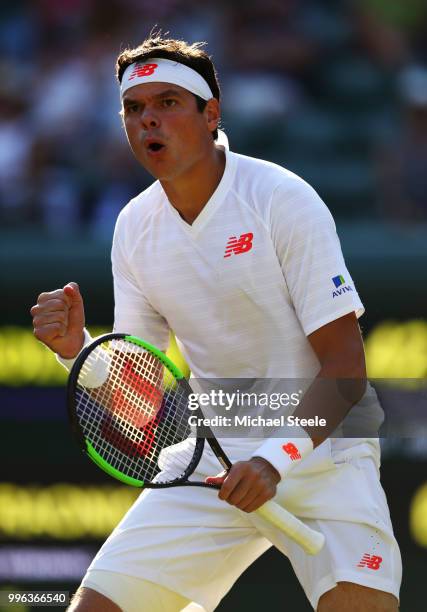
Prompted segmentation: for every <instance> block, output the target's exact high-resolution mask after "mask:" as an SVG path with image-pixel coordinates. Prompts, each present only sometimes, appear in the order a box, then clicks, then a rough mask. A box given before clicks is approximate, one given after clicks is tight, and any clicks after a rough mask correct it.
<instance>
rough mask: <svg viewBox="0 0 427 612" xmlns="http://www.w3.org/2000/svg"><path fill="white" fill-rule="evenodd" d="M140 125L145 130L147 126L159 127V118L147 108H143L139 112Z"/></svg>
mask: <svg viewBox="0 0 427 612" xmlns="http://www.w3.org/2000/svg"><path fill="white" fill-rule="evenodd" d="M141 124H142V127H143V128H144V129H145V130H147V129H149V128H155V127H159V125H160V120H159V118H158V117H157V115H156V114H155V113H154V112H153V111H152V110H151V109H149V108H144V110H143V111H142V113H141Z"/></svg>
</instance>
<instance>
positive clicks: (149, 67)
mask: <svg viewBox="0 0 427 612" xmlns="http://www.w3.org/2000/svg"><path fill="white" fill-rule="evenodd" d="M157 67H158V64H139V63H136V64H135V66H134V68H133V70H132V72H131V73H130V75H129V81H132V79H136V78H138V77H145V76H150V75H152V74H154V71H155V70H156V68H157Z"/></svg>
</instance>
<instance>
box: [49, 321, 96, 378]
mask: <svg viewBox="0 0 427 612" xmlns="http://www.w3.org/2000/svg"><path fill="white" fill-rule="evenodd" d="M83 333H84V341H83V346H82V348H81V349H80V351H79V353H78V354H77V355H76V356H75V357H74V358H73V359H64V357H61V356H60V355H58V354H57V355H56V359H57V361H58V363H60V364H61V365H62V366H64V368H65V369H66V370H68V371H70V370H71V368H72V367H73V365H74V362H75V361H76V359H77V357H78V356H79V354H80V352H81V351H82V350H83V349H84V347H85V346H87V345H88V344H90V343H91V342H92V340H93V338H92V336H91V335H90V333H89V332H88V330H87V329H86V327H85V328H84V329H83Z"/></svg>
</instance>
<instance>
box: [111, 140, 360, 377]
mask: <svg viewBox="0 0 427 612" xmlns="http://www.w3.org/2000/svg"><path fill="white" fill-rule="evenodd" d="M112 264H113V275H114V291H115V324H114V328H115V330H116V331H118V332H125V333H132V334H135V335H137V336H141V337H142V338H144V339H146V340H148V341H150V342H152V343H153V344H155V345H156V346H158V347H160V348H163V349H164V348H166V347H167V344H168V333H169V328H170V329H172V330H173V331H174V333H175V335H176V337H177V339H178V341H179V344H180V348H181V350H182V352H183V354H184V356H185V358H186V360H187V362H188V364H189V366H190V368H191V370H192V373H193V376H195V377H199V378H221V377H225V378H309V377H313V376H315V375H316V374H317V372H318V371H319V367H320V366H319V362H318V360H317V357H316V355H315V353H314V351H313V349H312V348H311V346H310V343H309V341H308V340H307V335H309V334H310V333H312V332H313V331H315V330H316V329H318V328H319V327H321V326H323V325H325V324H326V323H329V322H330V321H333V320H335V319H337V318H339V317H341V316H343V315H345V314H348V313H350V312H352V311H354V312H356V314H357V316H360V315H361V314H362V313H363V310H364V309H363V306H362V303H361V301H360V299H359V296H358V294H357V292H356V289H355V287H354V284H353V281H352V279H351V277H350V274H349V272H348V270H347V268H346V266H345V263H344V258H343V255H342V252H341V247H340V242H339V239H338V236H337V234H336V229H335V224H334V221H333V219H332V216H331V214H330V212H329V210H328V209H327V207H326V206H325V204H324V203H323V202H322V200H321V199H320V198H319V196H318V195H317V194H316V192H315V191H314V190H313V189H312V188H311V187H310V186H309V185H308V184H307V183H306V182H305V181H303V180H302V179H301V178H299V177H298V176H296V175H295V174H293V173H292V172H289V171H288V170H285V169H284V168H282V167H280V166H277V165H275V164H272V163H269V162H265V161H261V160H257V159H253V158H250V157H246V156H243V155H238V154H236V153H232V152H230V151H226V167H225V171H224V175H223V177H222V180H221V182H220V183H219V185H218V187H217V189H216V191H215V192H214V193H213V195H212V197H211V198H210V200H209V201H208V203H207V204H206V206H205V207H204V208H203V210H202V211H201V213H200V214H199V216H198V217H197V219H196V220H195V221H194V222H193V224H192V225H189V224H188V223H186V222H185V221H184V220H183V219H182V218H181V217H180V215H179V213H178V211H177V210H176V209H175V208H173V206H172V205H171V204H170V202H169V201H168V199H167V196H166V194H165V192H164V191H163V188H162V186H161V184H160V183H159V182H158V181H156V182H155V183H154V184H153V185H151V186H150V187H149V188H148V189H146V190H145V191H143V192H142V193H141V194H140V195H138V196H137V197H136V198H134V199H133V200H131V201H130V202H129V204H128V205H127V206H126V207H125V208H124V209H123V210H122V211H121V213H120V215H119V218H118V220H117V225H116V229H115V234H114V240H113V249H112Z"/></svg>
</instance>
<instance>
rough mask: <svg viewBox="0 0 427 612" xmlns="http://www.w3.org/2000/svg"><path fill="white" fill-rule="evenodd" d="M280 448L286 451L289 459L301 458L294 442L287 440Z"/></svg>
mask: <svg viewBox="0 0 427 612" xmlns="http://www.w3.org/2000/svg"><path fill="white" fill-rule="evenodd" d="M282 449H283V450H284V451H285V453H287V454H288V455H289V457H290V459H291V461H296V460H297V459H301V454H300V452H299V450H298V449H297V447H296V446H295V444H293V443H292V442H288V443H287V444H284V445H283V446H282Z"/></svg>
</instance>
